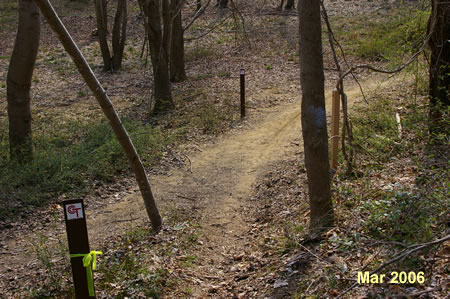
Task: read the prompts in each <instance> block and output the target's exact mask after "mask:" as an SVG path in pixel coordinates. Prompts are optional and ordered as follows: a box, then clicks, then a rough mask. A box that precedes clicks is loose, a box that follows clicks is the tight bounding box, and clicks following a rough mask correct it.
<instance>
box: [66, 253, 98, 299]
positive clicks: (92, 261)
mask: <svg viewBox="0 0 450 299" xmlns="http://www.w3.org/2000/svg"><path fill="white" fill-rule="evenodd" d="M97 254H103V252H101V251H95V250H93V251H91V252H89V253H73V254H71V255H70V258H74V257H82V258H83V266H84V267H85V268H86V277H87V283H88V288H89V296H94V276H93V275H92V270H95V269H97Z"/></svg>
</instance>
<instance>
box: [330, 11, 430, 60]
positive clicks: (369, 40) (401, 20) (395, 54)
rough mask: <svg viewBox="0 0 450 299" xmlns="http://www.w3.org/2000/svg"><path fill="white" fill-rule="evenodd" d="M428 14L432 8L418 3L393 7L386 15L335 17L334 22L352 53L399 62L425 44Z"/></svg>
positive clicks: (338, 37)
mask: <svg viewBox="0 0 450 299" xmlns="http://www.w3.org/2000/svg"><path fill="white" fill-rule="evenodd" d="M428 17H429V11H428V9H424V8H422V7H421V6H419V5H414V6H401V7H399V8H394V9H391V10H389V11H388V12H386V13H385V14H384V15H383V18H380V17H379V15H376V14H374V15H369V16H367V15H364V16H358V17H354V18H352V20H350V21H348V19H347V18H344V17H334V18H332V19H331V22H332V24H333V26H334V28H335V33H336V37H337V39H338V40H339V41H340V42H341V43H342V44H343V45H344V48H345V49H346V50H347V51H348V52H349V54H352V55H355V56H359V57H362V58H368V59H372V60H379V61H385V62H389V63H391V64H399V63H401V62H402V61H403V59H404V58H405V57H409V56H410V55H411V54H412V53H415V52H416V51H417V50H418V49H419V48H420V47H421V46H422V44H423V42H424V40H425V35H426V27H427V20H428Z"/></svg>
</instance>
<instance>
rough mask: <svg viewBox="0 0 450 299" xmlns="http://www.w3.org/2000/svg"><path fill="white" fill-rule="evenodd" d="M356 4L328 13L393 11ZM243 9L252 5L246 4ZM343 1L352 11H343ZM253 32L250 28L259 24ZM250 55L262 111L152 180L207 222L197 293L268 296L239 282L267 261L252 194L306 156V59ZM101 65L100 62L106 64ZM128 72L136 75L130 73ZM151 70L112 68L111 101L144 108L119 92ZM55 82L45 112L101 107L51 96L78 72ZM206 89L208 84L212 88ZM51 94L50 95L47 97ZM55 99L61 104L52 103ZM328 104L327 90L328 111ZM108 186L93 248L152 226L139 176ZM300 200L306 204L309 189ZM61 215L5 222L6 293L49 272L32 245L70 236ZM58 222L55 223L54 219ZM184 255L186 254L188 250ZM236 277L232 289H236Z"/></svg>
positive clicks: (98, 201)
mask: <svg viewBox="0 0 450 299" xmlns="http://www.w3.org/2000/svg"><path fill="white" fill-rule="evenodd" d="M350 2H351V3H352V5H350V6H349V5H348V1H330V2H329V6H330V15H334V14H336V13H338V12H340V11H346V12H347V13H349V14H352V13H355V11H362V10H378V9H380V10H382V9H387V8H388V7H389V3H390V2H392V1H363V2H360V1H350ZM380 3H382V4H380ZM243 6H244V8H243V9H244V11H245V9H246V8H245V5H243ZM344 6H345V7H346V8H348V7H351V8H352V9H349V10H347V9H343V7H344ZM271 7H274V6H271ZM260 12H261V14H266V13H267V12H273V9H270V10H269V8H267V7H266V8H264V7H263V8H261V10H260ZM73 22H74V23H76V22H75V21H73ZM288 22H289V28H290V30H291V29H292V30H297V28H296V19H295V16H294V17H291V18H290V19H289V21H288ZM88 23H89V24H91V23H93V19H92V18H91V17H88V18H85V19H83V20H82V21H80V22H79V24H80V26H81V25H82V24H88ZM90 27H92V26H90ZM86 28H89V27H86ZM86 28H84V29H83V28H80V31H79V34H78V35H76V37H75V38H76V39H79V41H80V42H81V44H83V45H84V46H85V47H89V45H90V44H92V43H93V41H92V40H91V39H88V40H86V36H88V35H89V33H87V32H86V30H87V29H86ZM46 30H48V28H47V29H44V32H43V35H44V33H45V34H47V33H48V32H47V31H46ZM83 30H84V31H83ZM136 30H138V29H136ZM249 31H250V33H251V32H252V28H250V29H249ZM11 36H12V35H11V34H8V35H6V36H5V34H4V33H3V34H2V35H1V36H0V37H4V39H3V38H2V39H3V40H6V41H9V42H8V43H9V44H11V43H12V40H13V39H12V38H11ZM264 38H266V37H264V36H262V37H261V41H260V42H264ZM287 40H290V41H291V43H292V40H294V39H293V38H287ZM55 43H56V41H54V40H51V39H50V40H46V41H44V43H43V47H44V48H45V50H44V52H46V51H48V48H50V47H51V46H54V44H55ZM5 44H6V43H5ZM290 46H292V47H294V49H295V47H296V45H295V43H294V44H293V45H290ZM10 51H11V47H6V46H4V45H0V54H1V55H6V54H8V53H10ZM236 51H238V50H236ZM326 51H329V50H326ZM60 53H61V51H59V50H58V51H56V52H55V55H60ZM47 54H48V53H47ZM224 54H225V55H224V57H225V58H223V57H221V58H223V59H222V60H221V61H220V62H217V61H215V60H214V59H211V61H209V64H208V67H209V68H211V69H214V68H215V64H218V65H217V69H219V70H221V69H222V68H223V66H224V65H227V59H228V58H227V57H228V56H227V55H228V54H232V53H231V52H228V53H224ZM328 54H329V53H328ZM272 55H273V54H272ZM230 56H231V55H230ZM326 57H328V58H325V64H326V65H327V64H328V65H329V66H331V59H330V56H329V55H326ZM252 58H253V57H251V55H248V56H245V55H243V56H242V57H239V58H237V61H233V64H234V65H239V63H247V64H249V69H250V70H252V71H253V72H252V74H253V75H249V82H254V83H249V87H248V88H249V107H250V108H254V109H251V110H249V111H250V112H249V114H250V116H249V117H248V119H247V120H246V121H243V122H241V123H240V125H239V126H238V127H236V128H234V129H231V130H230V131H229V132H227V133H225V134H224V135H223V136H221V137H219V138H218V139H217V140H215V141H214V142H213V143H207V144H204V145H199V146H197V145H195V146H194V145H191V146H190V147H186V148H189V149H188V150H186V151H185V155H187V156H188V160H190V163H187V164H186V165H185V166H184V167H183V168H179V167H173V168H169V170H168V171H167V172H164V173H163V174H155V175H152V177H151V184H152V186H153V188H154V193H155V196H156V198H157V199H158V203H159V205H160V207H161V210H162V211H170V210H169V209H170V207H173V206H176V208H177V209H178V210H184V211H185V212H186V213H192V214H191V215H192V216H193V218H195V219H196V221H197V222H198V223H199V226H200V231H201V234H200V235H201V237H200V239H199V240H198V241H197V244H196V246H195V248H194V249H191V250H195V251H196V252H195V254H196V256H197V259H196V261H195V264H196V268H195V271H190V270H189V269H182V270H180V271H181V273H178V274H177V275H178V277H180V278H182V281H183V283H184V284H185V285H184V287H185V288H189V289H191V290H192V294H191V296H192V297H196V298H205V297H222V298H231V297H233V296H237V297H242V298H243V297H260V296H261V295H262V293H264V292H265V291H264V290H259V291H258V290H253V289H251V288H250V289H248V286H241V287H242V288H240V287H239V286H238V282H239V281H242V280H245V279H246V278H247V277H248V275H247V274H245V275H247V276H245V275H242V273H251V272H252V271H253V270H252V269H251V267H254V265H253V264H252V263H246V262H245V261H249V260H250V261H251V260H252V258H253V259H254V260H259V259H260V258H261V256H259V257H258V254H259V253H258V252H252V249H254V244H251V242H252V238H251V237H249V236H250V235H251V234H252V231H253V224H252V223H251V222H249V215H250V214H251V213H253V212H254V210H252V207H251V205H252V202H251V201H249V197H250V195H251V193H252V192H253V188H254V186H255V183H256V182H257V179H258V178H259V177H260V176H261V175H262V174H264V173H266V172H267V171H268V170H270V168H271V167H272V166H273V165H274V164H277V163H281V162H279V161H282V160H285V159H286V157H292V156H295V155H298V156H301V153H302V144H301V143H302V138H301V126H300V99H299V98H300V96H299V89H298V85H299V83H298V78H297V77H298V73H297V72H298V70H297V67H298V66H297V65H296V64H295V63H294V62H291V61H289V62H285V61H281V58H279V59H278V60H277V58H276V57H275V58H274V57H272V56H270V59H266V58H264V57H263V58H262V59H261V60H260V61H258V65H255V64H250V60H251V59H252ZM266 61H267V62H269V61H270V63H271V64H272V66H273V67H274V68H277V67H278V68H279V72H281V73H282V74H284V75H286V77H285V78H283V79H280V73H278V74H277V75H272V74H270V73H269V72H266V70H265V69H264V67H263V66H262V65H263V63H265V62H266ZM96 62H97V63H98V61H96ZM219 64H220V65H219ZM0 66H2V68H3V67H4V66H6V61H5V60H0ZM46 68H51V66H49V65H45V64H41V66H39V65H38V66H37V73H38V74H40V72H43V71H42V69H46ZM201 68H202V64H200V63H198V64H194V63H192V64H191V65H189V64H188V69H189V72H190V74H189V76H190V77H194V76H195V75H196V74H197V73H198V72H199V69H201ZM3 69H4V68H3ZM129 71H130V72H131V70H129ZM1 75H2V76H1V78H2V79H4V78H6V77H5V76H6V72H2V73H1ZM134 75H136V74H133V73H131V74H129V75H128V76H129V77H130V80H132V79H131V78H132V77H133V76H134ZM145 75H146V76H147V77H146V76H143V77H141V78H140V80H138V82H133V83H130V84H128V85H126V86H125V85H123V84H122V85H120V82H119V81H121V82H128V81H126V80H124V78H123V77H121V78H120V80H119V79H114V78H109V76H108V75H106V76H105V77H103V78H102V80H103V81H105V82H106V84H108V85H109V86H111V88H110V89H109V92H111V93H112V94H113V102H115V103H116V102H117V103H119V108H120V107H124V108H125V107H128V106H129V105H130V104H131V105H136V102H139V101H140V99H135V98H123V97H122V95H123V94H122V93H118V94H117V95H116V98H115V97H114V92H115V90H116V89H117V90H118V89H119V87H122V88H123V89H125V90H128V89H130V88H131V89H136V91H135V92H137V93H142V92H143V90H144V91H148V90H149V89H150V87H151V86H147V85H146V86H144V89H139V88H140V87H141V85H142V84H143V83H142V82H146V81H148V80H149V78H148V77H149V74H148V72H147V73H145ZM136 76H137V75H136ZM252 76H253V77H252ZM65 78H67V79H65ZM279 79H280V80H282V81H280V80H279ZM328 79H336V78H335V75H333V74H329V76H328ZM114 80H116V81H114ZM215 80H216V81H219V80H220V81H221V83H220V84H221V85H220V86H216V85H214V84H212V85H211V84H210V83H207V84H210V85H211V86H212V87H211V90H212V91H211V93H212V94H210V96H215V93H217V94H219V93H221V92H222V91H225V93H226V94H228V95H229V94H230V92H228V93H227V91H228V90H230V89H231V88H230V86H233V83H232V82H225V83H224V81H226V80H225V79H223V78H217V76H216V77H215ZM200 81H201V80H200ZM49 82H58V85H57V86H56V85H55V86H54V89H55V90H53V89H48V90H47V89H41V90H39V91H38V92H37V94H36V96H35V100H37V102H38V103H37V104H36V106H37V107H36V108H37V111H39V113H43V114H45V113H49V112H47V110H48V111H52V112H51V113H50V114H57V113H58V112H61V111H64V113H65V114H66V117H68V118H70V117H77V116H79V115H80V111H81V112H83V114H84V117H89V116H88V115H96V114H98V108H94V107H95V105H96V104H95V102H94V101H93V99H92V98H90V97H82V96H80V95H78V96H75V93H71V94H70V95H68V96H67V97H68V98H66V97H61V95H60V94H59V97H57V96H55V95H53V97H49V95H50V94H53V93H55V94H56V93H57V91H56V89H64V88H69V86H71V85H69V84H74V82H75V85H76V86H78V87H77V88H78V89H80V90H81V89H82V88H81V87H79V86H81V85H80V81H79V78H78V79H77V78H76V73H75V72H73V70H70V71H69V74H68V75H67V76H65V77H58V78H57V77H48V76H45V77H42V78H41V84H42V85H41V86H43V85H50V86H52V85H51V84H49ZM208 82H209V81H208ZM331 82H333V81H332V80H329V81H328V83H327V84H328V86H331ZM377 82H378V81H377V80H372V81H370V82H369V81H368V82H367V84H365V85H364V87H365V88H373V87H376V86H377V84H378V83H377ZM203 84H204V85H207V84H205V83H203ZM194 85H195V86H196V85H200V86H202V82H199V81H198V80H194V81H193V82H188V83H186V84H185V85H180V86H179V88H180V89H189V88H193V87H192V86H194ZM118 86H119V87H118ZM202 87H203V88H205V86H202ZM216 87H217V88H216ZM71 88H73V86H72V87H71ZM231 94H232V93H231ZM347 94H348V97H349V99H350V100H351V103H353V102H354V101H355V99H356V98H358V95H359V88H358V87H357V86H353V87H351V88H349V89H348V90H347ZM47 97H48V98H49V101H44V99H45V98H47ZM39 100H42V101H39ZM52 100H55V101H53V102H52ZM58 101H59V102H58ZM4 107H6V103H5V102H3V103H0V108H1V111H0V116H2V117H4V114H3V115H2V114H1V113H2V111H5V109H4ZM330 110H331V109H330V88H329V90H328V92H327V111H330ZM119 111H120V109H119ZM108 189H109V190H108V194H107V195H106V196H105V195H104V194H101V193H102V192H101V191H94V193H95V194H94V195H93V196H88V197H87V199H86V208H87V219H88V228H89V234H90V235H89V237H90V244H91V248H92V249H96V248H103V247H104V246H105V245H104V244H107V243H108V242H109V241H111V240H112V239H115V238H117V237H118V236H121V235H123V234H124V233H125V232H126V231H128V230H129V229H130V227H140V226H145V225H149V223H148V221H147V220H146V214H145V209H144V206H143V202H142V199H141V196H140V194H139V193H138V190H137V188H136V186H135V185H134V181H133V179H132V178H127V179H124V180H122V181H120V182H119V183H117V184H116V185H113V186H109V187H108ZM300 200H303V201H305V200H306V198H305V196H303V198H302V199H300ZM52 213H54V214H52ZM61 214H62V211H61V207H60V206H59V205H58V204H54V205H52V206H51V207H50V208H49V209H48V210H45V211H38V212H37V213H36V217H27V218H25V219H23V223H25V225H26V226H27V227H26V228H24V226H23V224H22V225H20V226H16V225H14V224H13V225H7V226H6V227H5V228H3V230H2V235H1V237H0V246H1V247H0V278H1V279H0V290H2V293H3V294H6V296H9V297H15V296H17V293H16V292H17V291H18V290H19V289H21V290H23V289H25V288H27V286H29V287H31V286H32V285H33V283H34V280H28V278H29V277H34V279H36V277H39V276H40V275H43V273H44V272H45V270H43V269H42V266H41V265H40V262H39V261H38V260H37V258H36V256H35V253H34V250H33V247H32V246H31V245H30V243H32V242H34V240H35V235H36V234H37V233H39V234H42V235H44V236H45V237H46V238H47V239H48V242H49V243H52V242H53V243H57V242H58V240H63V241H65V229H64V227H63V221H62V217H61ZM165 216H166V218H167V217H168V216H167V215H165ZM252 216H255V215H252ZM55 219H56V221H54V220H55ZM166 229H167V228H165V229H163V230H162V232H161V233H160V235H162V236H163V237H164V236H165V234H168V232H167V230H166ZM105 254H107V253H105ZM186 254H187V253H184V255H186ZM245 257H247V258H245ZM243 268H245V271H243ZM230 281H233V283H231V282H230ZM231 284H232V285H233V286H232V287H229V286H230V285H231ZM226 286H228V287H226ZM268 288H270V289H272V286H271V285H270V286H268ZM172 292H173V293H169V294H167V297H168V298H171V297H172V298H174V297H178V296H179V295H180V294H179V293H177V292H179V289H177V290H172ZM261 292H262V293H261Z"/></svg>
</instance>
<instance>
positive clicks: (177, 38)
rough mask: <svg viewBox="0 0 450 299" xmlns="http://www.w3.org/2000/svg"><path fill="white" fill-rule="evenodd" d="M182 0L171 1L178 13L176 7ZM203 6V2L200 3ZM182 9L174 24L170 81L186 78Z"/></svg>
mask: <svg viewBox="0 0 450 299" xmlns="http://www.w3.org/2000/svg"><path fill="white" fill-rule="evenodd" d="M180 2H181V0H172V1H171V10H172V11H174V12H175V13H176V11H175V10H176V8H177V6H178V5H179V3H180ZM200 8H201V4H200ZM183 33H184V32H183V22H182V17H181V10H180V12H179V13H178V14H177V15H176V16H175V19H174V22H173V25H172V44H171V49H170V81H172V82H180V81H183V80H185V79H186V71H185V68H184V37H183Z"/></svg>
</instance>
